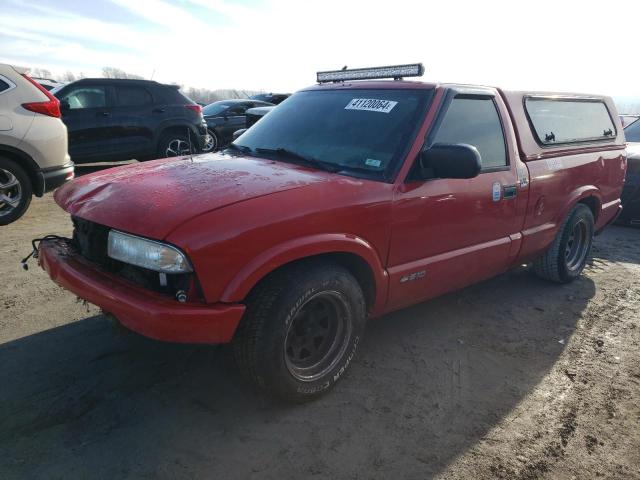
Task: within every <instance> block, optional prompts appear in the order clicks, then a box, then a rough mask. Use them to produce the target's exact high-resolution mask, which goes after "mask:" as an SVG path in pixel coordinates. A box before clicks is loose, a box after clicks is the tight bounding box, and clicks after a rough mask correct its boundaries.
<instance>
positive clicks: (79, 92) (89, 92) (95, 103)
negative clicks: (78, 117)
mask: <svg viewBox="0 0 640 480" xmlns="http://www.w3.org/2000/svg"><path fill="white" fill-rule="evenodd" d="M106 98H107V95H106V92H105V89H104V87H99V86H88V87H79V88H74V89H73V90H71V91H70V92H69V93H66V94H64V95H63V96H62V98H61V99H60V102H61V103H64V102H67V104H68V105H69V107H68V108H69V109H70V110H80V109H83V108H104V107H106V106H107V100H106Z"/></svg>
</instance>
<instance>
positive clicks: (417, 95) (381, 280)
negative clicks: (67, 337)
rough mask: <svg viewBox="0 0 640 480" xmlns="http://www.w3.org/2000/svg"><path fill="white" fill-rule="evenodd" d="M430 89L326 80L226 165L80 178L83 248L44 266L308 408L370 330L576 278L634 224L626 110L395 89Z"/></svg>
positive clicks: (187, 160) (62, 201)
mask: <svg viewBox="0 0 640 480" xmlns="http://www.w3.org/2000/svg"><path fill="white" fill-rule="evenodd" d="M421 73H422V66H421V65H420V64H416V65H403V66H397V67H385V68H382V69H362V70H347V71H336V72H321V73H319V74H318V85H315V86H313V87H310V88H307V89H305V90H302V91H300V92H298V93H296V94H294V95H293V96H291V97H290V98H289V99H287V100H286V101H285V102H283V103H282V104H280V105H279V106H278V107H277V108H275V109H274V110H273V111H272V112H271V113H270V114H269V115H268V116H266V117H265V118H264V119H263V120H262V121H260V122H258V123H257V124H256V125H254V126H253V127H252V128H251V129H249V130H248V131H247V132H246V133H244V134H243V135H242V136H240V137H239V138H238V139H237V140H236V141H235V142H234V143H232V144H231V146H230V147H229V148H228V149H227V150H225V151H222V152H217V153H210V154H205V155H194V156H192V157H184V158H178V159H176V158H172V159H164V160H157V161H154V162H149V163H141V164H134V165H130V166H125V167H120V168H116V169H111V170H106V171H102V172H99V173H94V174H91V175H87V176H83V177H80V178H78V179H76V180H75V181H73V182H71V183H70V184H68V185H65V186H64V187H62V188H60V189H59V190H58V191H57V192H56V194H55V199H56V201H57V203H58V204H59V205H60V206H61V207H62V208H63V209H65V210H66V211H67V212H69V213H70V214H71V216H72V219H73V223H74V226H75V228H74V234H73V238H72V239H61V238H51V237H49V238H48V239H47V240H44V241H41V242H40V244H39V248H38V258H39V262H40V265H41V266H42V267H43V268H44V269H45V270H46V271H47V272H48V273H49V275H50V276H51V278H52V279H53V280H54V281H55V282H57V283H58V284H60V285H62V286H63V287H65V288H67V289H68V290H70V291H72V292H74V293H75V294H76V295H78V296H79V297H81V298H83V299H86V300H88V301H89V302H91V303H94V304H96V305H98V306H99V307H101V308H102V309H103V310H104V311H105V312H109V313H110V314H112V315H113V316H115V317H116V318H117V319H118V320H119V321H120V322H121V323H122V324H124V325H125V326H127V327H128V328H130V329H131V330H134V331H136V332H139V333H140V334H142V335H146V336H148V337H152V338H155V339H159V340H165V341H170V342H194V343H228V342H232V343H233V344H234V351H235V356H236V359H237V362H238V364H239V366H240V367H241V370H242V371H243V372H245V373H246V374H247V375H248V377H249V378H250V379H251V380H253V381H254V382H255V383H256V384H257V385H258V386H260V387H263V388H264V389H266V390H268V391H270V392H272V393H275V394H277V395H279V396H281V397H285V398H287V399H291V400H295V401H301V400H307V399H311V398H315V397H316V396H318V395H319V394H321V393H323V392H325V391H326V390H327V389H329V388H330V387H331V386H333V385H334V384H335V382H336V381H337V380H338V379H339V378H340V377H341V376H342V375H343V373H344V372H345V371H346V370H347V368H348V366H349V364H350V362H351V361H352V359H353V356H354V354H355V352H356V349H357V347H358V344H359V342H360V341H361V339H362V335H363V331H364V327H365V323H366V320H367V318H372V317H377V316H380V315H383V314H385V313H388V312H390V311H393V310H396V309H400V308H403V307H406V306H408V305H412V304H415V303H418V302H423V301H425V300H428V299H430V298H433V297H435V296H437V295H442V294H443V293H446V292H450V291H452V290H455V289H459V288H462V287H464V286H466V285H469V284H472V283H474V282H478V281H481V280H483V279H486V278H489V277H492V276H494V275H498V274H500V273H502V272H505V271H506V270H507V269H509V268H511V267H513V266H516V265H521V264H523V263H526V262H532V263H533V271H534V272H535V273H536V274H538V275H539V276H541V277H543V278H545V279H548V280H551V281H554V282H559V283H564V282H570V281H572V280H574V279H575V278H576V277H577V276H579V275H580V273H581V271H582V269H583V267H584V265H585V262H586V261H587V257H588V255H589V251H590V248H591V243H592V239H593V236H594V234H596V233H598V232H599V231H600V230H602V229H603V228H604V227H605V226H606V225H607V224H609V223H611V222H612V221H613V220H614V219H615V217H616V216H617V215H618V213H619V212H620V208H621V207H620V194H621V190H622V185H623V180H624V177H625V170H626V157H625V142H624V135H623V133H622V127H621V125H620V121H619V119H618V116H617V113H616V110H615V107H614V105H613V102H612V101H611V99H610V98H608V97H602V96H595V95H575V94H555V93H553V94H552V93H538V92H508V91H503V90H500V89H497V88H491V87H483V86H469V85H453V84H444V85H443V84H433V83H421V82H416V81H407V80H403V79H400V77H407V76H411V75H419V74H421ZM381 77H390V78H393V80H391V79H389V80H382V79H381ZM372 78H374V79H375V80H371V79H372ZM360 79H365V80H362V81H361V80H360Z"/></svg>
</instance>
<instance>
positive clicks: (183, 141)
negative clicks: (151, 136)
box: [158, 132, 195, 158]
mask: <svg viewBox="0 0 640 480" xmlns="http://www.w3.org/2000/svg"><path fill="white" fill-rule="evenodd" d="M191 153H195V151H194V146H193V145H192V143H191V142H190V139H189V135H188V134H186V133H177V132H173V133H166V134H164V135H163V136H162V138H161V139H160V142H159V143H158V158H167V157H180V156H183V155H189V154H191Z"/></svg>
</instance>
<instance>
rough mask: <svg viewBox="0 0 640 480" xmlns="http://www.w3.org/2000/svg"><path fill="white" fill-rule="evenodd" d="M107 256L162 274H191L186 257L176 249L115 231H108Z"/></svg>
mask: <svg viewBox="0 0 640 480" xmlns="http://www.w3.org/2000/svg"><path fill="white" fill-rule="evenodd" d="M107 255H109V257H111V258H113V259H114V260H120V261H121V262H124V263H129V264H131V265H136V266H138V267H142V268H147V269H149V270H154V271H156V272H162V273H187V272H192V271H193V270H192V268H191V265H189V261H188V260H187V257H186V256H185V255H184V253H182V252H181V251H180V250H178V249H177V248H176V247H173V246H171V245H166V244H164V243H160V242H154V241H153V240H147V239H146V238H140V237H136V236H135V235H129V234H127V233H122V232H118V231H116V230H110V231H109V242H108V245H107Z"/></svg>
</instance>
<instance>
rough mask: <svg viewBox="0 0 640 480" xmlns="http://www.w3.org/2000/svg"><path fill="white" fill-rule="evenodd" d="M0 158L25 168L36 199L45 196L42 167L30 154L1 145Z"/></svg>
mask: <svg viewBox="0 0 640 480" xmlns="http://www.w3.org/2000/svg"><path fill="white" fill-rule="evenodd" d="M0 156H2V157H5V158H8V159H9V160H13V161H14V162H16V163H17V164H18V165H20V166H21V167H23V168H24V170H25V172H26V174H27V175H28V176H29V180H31V187H32V189H33V194H34V195H35V196H36V197H41V196H42V195H44V177H43V176H42V173H41V171H40V167H39V166H38V164H37V163H36V161H35V160H34V159H33V158H31V156H30V155H29V154H27V153H25V152H23V151H22V150H19V149H17V148H14V147H10V146H8V145H0Z"/></svg>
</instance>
